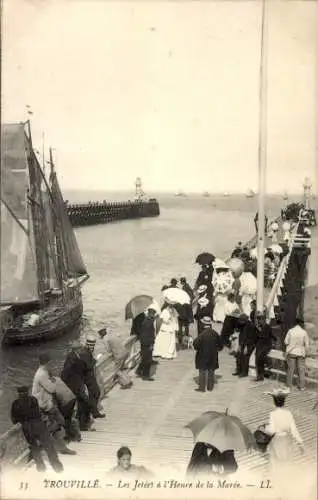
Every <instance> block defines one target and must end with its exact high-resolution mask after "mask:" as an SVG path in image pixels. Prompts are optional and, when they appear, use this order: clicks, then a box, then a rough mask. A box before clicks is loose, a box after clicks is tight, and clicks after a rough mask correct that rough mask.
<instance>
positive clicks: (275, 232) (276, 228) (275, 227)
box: [270, 221, 279, 243]
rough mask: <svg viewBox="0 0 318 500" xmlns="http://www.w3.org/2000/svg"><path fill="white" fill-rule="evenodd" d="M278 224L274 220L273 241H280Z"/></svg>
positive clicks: (272, 228) (271, 226)
mask: <svg viewBox="0 0 318 500" xmlns="http://www.w3.org/2000/svg"><path fill="white" fill-rule="evenodd" d="M278 229H279V227H278V224H277V222H276V221H274V222H272V223H271V225H270V232H271V235H272V243H278Z"/></svg>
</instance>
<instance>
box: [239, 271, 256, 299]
mask: <svg viewBox="0 0 318 500" xmlns="http://www.w3.org/2000/svg"><path fill="white" fill-rule="evenodd" d="M240 282H241V287H240V292H241V294H245V293H246V294H248V295H253V294H254V293H256V290H257V279H256V278H255V276H254V274H252V273H250V272H245V273H243V274H241V276H240Z"/></svg>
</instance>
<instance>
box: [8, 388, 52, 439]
mask: <svg viewBox="0 0 318 500" xmlns="http://www.w3.org/2000/svg"><path fill="white" fill-rule="evenodd" d="M11 420H12V423H13V424H16V423H18V422H19V423H20V424H21V426H22V430H23V434H24V437H25V439H26V441H27V442H28V443H30V444H31V443H34V440H35V439H41V438H42V437H44V436H45V437H48V430H47V427H46V425H45V424H44V422H43V421H42V419H41V415H40V408H39V403H38V401H37V399H36V398H35V397H33V396H26V397H24V398H18V399H16V400H15V401H13V403H12V407H11Z"/></svg>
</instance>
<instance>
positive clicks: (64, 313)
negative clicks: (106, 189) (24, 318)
mask: <svg viewBox="0 0 318 500" xmlns="http://www.w3.org/2000/svg"><path fill="white" fill-rule="evenodd" d="M82 315H83V303H82V300H81V298H80V299H79V300H77V301H74V302H71V303H69V304H67V305H66V306H65V307H63V308H62V307H61V308H60V310H57V311H56V316H55V317H53V318H49V319H48V320H47V321H43V322H41V323H39V324H37V325H33V326H27V327H24V328H14V327H12V328H8V329H7V330H6V331H5V332H4V333H3V337H2V345H3V346H8V345H17V344H28V343H32V342H43V341H46V340H51V339H55V338H57V337H59V336H61V335H63V334H65V333H67V332H68V331H70V330H71V329H72V328H74V327H75V326H76V325H78V324H79V323H80V321H81V318H82Z"/></svg>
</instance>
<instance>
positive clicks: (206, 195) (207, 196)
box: [202, 191, 210, 198]
mask: <svg viewBox="0 0 318 500" xmlns="http://www.w3.org/2000/svg"><path fill="white" fill-rule="evenodd" d="M202 196H204V198H209V196H210V193H209V192H208V191H204V193H203V195H202Z"/></svg>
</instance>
